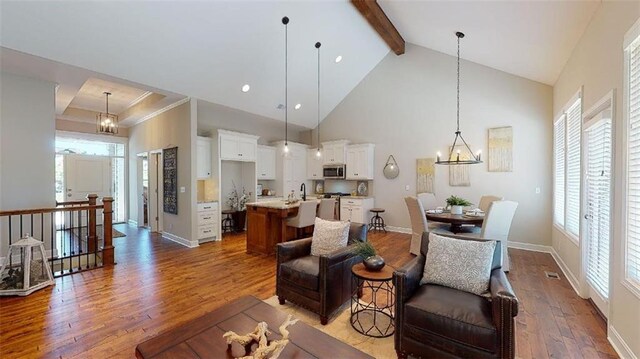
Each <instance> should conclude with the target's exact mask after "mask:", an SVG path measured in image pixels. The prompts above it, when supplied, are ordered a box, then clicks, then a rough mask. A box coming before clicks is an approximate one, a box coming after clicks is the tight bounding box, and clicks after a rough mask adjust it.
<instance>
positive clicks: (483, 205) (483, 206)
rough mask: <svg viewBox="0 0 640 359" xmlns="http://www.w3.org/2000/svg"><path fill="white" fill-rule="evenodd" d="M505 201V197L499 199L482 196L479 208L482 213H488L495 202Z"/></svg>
mask: <svg viewBox="0 0 640 359" xmlns="http://www.w3.org/2000/svg"><path fill="white" fill-rule="evenodd" d="M503 199H504V197H499V196H490V195H487V196H482V197H480V203H478V208H480V210H481V211H482V212H487V211H488V210H489V206H490V205H491V202H494V201H502V200H503Z"/></svg>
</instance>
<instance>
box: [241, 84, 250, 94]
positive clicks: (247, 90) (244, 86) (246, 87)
mask: <svg viewBox="0 0 640 359" xmlns="http://www.w3.org/2000/svg"><path fill="white" fill-rule="evenodd" d="M249 90H251V86H249V84H246V85H243V86H242V92H249Z"/></svg>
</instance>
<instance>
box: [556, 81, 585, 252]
mask: <svg viewBox="0 0 640 359" xmlns="http://www.w3.org/2000/svg"><path fill="white" fill-rule="evenodd" d="M581 131H582V102H581V99H580V95H579V94H578V95H577V96H576V97H574V99H573V100H571V101H570V102H569V104H567V106H566V107H565V109H564V110H563V111H562V114H561V115H560V117H559V118H558V120H556V122H555V124H554V143H553V153H554V184H553V187H554V191H553V196H554V198H553V203H554V206H553V218H554V223H555V224H556V226H558V227H559V228H561V229H562V230H563V231H564V232H566V233H567V234H568V235H569V236H570V237H571V238H572V239H574V240H576V241H577V240H579V238H580V184H581V179H580V178H581V177H580V158H581V157H580V137H581Z"/></svg>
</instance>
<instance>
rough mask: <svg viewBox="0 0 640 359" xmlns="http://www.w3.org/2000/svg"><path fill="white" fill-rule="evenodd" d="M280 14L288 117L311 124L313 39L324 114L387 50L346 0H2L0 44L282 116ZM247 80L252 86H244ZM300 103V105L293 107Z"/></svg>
mask: <svg viewBox="0 0 640 359" xmlns="http://www.w3.org/2000/svg"><path fill="white" fill-rule="evenodd" d="M284 15H286V16H288V17H289V18H290V19H291V22H290V23H289V108H290V109H291V110H290V112H289V113H290V115H289V119H290V120H291V121H292V122H293V123H296V124H299V125H302V126H306V127H308V128H311V127H315V123H316V120H317V118H316V113H317V112H316V101H317V100H316V89H317V83H316V76H317V69H316V66H317V54H316V49H315V48H314V44H315V43H316V41H320V42H322V48H321V55H322V60H321V61H322V93H321V94H322V99H321V101H322V106H321V116H322V117H323V118H324V116H326V115H327V114H328V113H329V112H330V111H331V110H333V108H334V107H335V106H336V105H337V104H338V103H339V102H340V101H342V100H343V99H344V97H345V96H346V95H347V94H348V93H349V92H350V91H351V90H352V89H353V88H354V87H355V86H356V85H357V84H358V83H359V82H360V81H361V80H362V79H363V78H364V77H365V76H366V75H367V74H368V73H369V72H370V71H371V70H372V69H373V67H375V65H377V64H378V62H380V60H382V58H383V57H384V56H385V55H386V54H387V53H388V52H389V49H388V47H387V46H386V44H385V43H384V42H383V41H382V39H381V38H380V37H379V36H378V34H377V33H376V32H375V31H374V30H373V29H372V28H371V27H370V26H369V24H368V23H367V22H366V20H364V18H363V17H362V16H361V15H360V14H359V13H358V12H357V11H356V9H355V8H354V7H353V6H352V5H351V4H350V3H349V2H347V1H314V2H303V1H300V2H274V1H251V2H246V1H236V2H231V1H216V2H213V1H210V2H206V1H201V2H193V1H162V2H131V1H128V2H121V1H91V2H72V1H65V2H63V1H55V2H53V1H52V2H6V1H5V2H3V3H2V12H1V14H0V16H1V17H0V23H1V25H0V44H1V45H2V46H3V47H6V48H11V49H14V50H18V51H21V52H25V53H28V54H33V55H37V56H41V57H44V58H47V59H52V60H55V61H59V62H62V63H66V64H71V65H75V66H79V67H82V68H85V69H88V70H91V71H95V72H99V73H103V74H107V75H110V76H115V77H118V78H122V79H127V80H129V81H133V82H137V83H142V84H146V85H149V86H152V87H155V88H160V89H165V90H168V91H172V92H175V93H180V94H184V95H187V96H191V97H195V98H199V99H203V100H207V101H210V102H214V103H219V104H222V105H225V106H229V107H233V108H237V109H241V110H244V111H248V112H251V113H255V114H259V115H263V116H266V117H271V118H276V119H283V117H284V113H283V111H281V110H278V109H276V107H277V105H278V104H280V103H284V26H283V25H282V23H281V18H282V17H283V16H284ZM338 55H342V56H343V60H342V62H340V63H339V64H336V63H335V62H334V59H335V58H336V56H338ZM245 83H248V84H250V85H251V91H249V92H248V93H242V92H241V91H240V88H241V86H242V85H243V84H245ZM297 103H301V104H302V108H301V109H300V110H293V109H292V108H293V106H294V105H295V104H297Z"/></svg>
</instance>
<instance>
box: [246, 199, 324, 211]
mask: <svg viewBox="0 0 640 359" xmlns="http://www.w3.org/2000/svg"><path fill="white" fill-rule="evenodd" d="M316 201H318V200H317V199H316ZM300 202H301V201H298V202H296V203H292V204H286V202H285V201H284V200H274V201H262V202H251V203H247V207H264V208H273V209H291V208H298V207H300ZM318 202H319V201H318Z"/></svg>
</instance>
